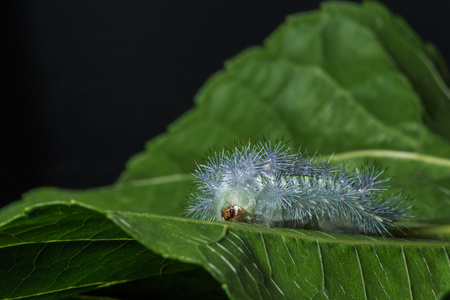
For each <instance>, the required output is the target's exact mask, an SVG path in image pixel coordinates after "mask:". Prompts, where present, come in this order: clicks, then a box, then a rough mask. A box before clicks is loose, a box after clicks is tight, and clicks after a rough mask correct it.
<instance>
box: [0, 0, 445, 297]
mask: <svg viewBox="0 0 450 300" xmlns="http://www.w3.org/2000/svg"><path fill="white" fill-rule="evenodd" d="M446 80H448V71H447V69H446V66H445V62H444V61H443V59H442V58H441V57H440V56H439V53H438V51H436V49H434V48H432V47H431V46H429V45H427V44H424V43H423V42H422V41H421V40H420V38H418V37H417V35H416V34H415V33H414V32H413V31H412V30H411V29H410V28H409V27H408V26H407V25H406V23H405V22H403V21H402V20H401V19H399V18H397V17H394V16H392V15H391V14H390V12H389V11H387V10H386V9H385V8H384V7H382V6H381V5H380V4H376V3H372V2H368V3H364V4H362V5H356V4H351V3H335V2H330V3H326V4H324V5H323V6H322V8H321V9H320V10H318V11H314V12H309V13H303V14H298V15H294V16H291V17H289V18H288V19H287V21H286V22H285V23H284V24H282V25H281V26H280V27H279V28H278V29H276V30H275V32H274V33H273V34H272V35H271V36H269V37H268V38H267V40H266V41H265V43H264V46H262V47H254V48H251V49H247V50H245V51H243V52H242V53H241V54H239V55H238V56H236V57H235V58H233V59H232V60H230V61H228V62H227V63H226V66H225V69H224V70H223V71H220V72H218V73H217V74H215V75H214V76H213V77H212V78H211V79H209V80H208V82H207V83H206V84H205V85H204V86H203V87H202V89H201V90H200V92H199V93H198V95H197V96H196V107H195V108H194V109H192V110H190V111H189V112H187V113H186V114H185V115H184V116H183V117H181V118H180V119H179V120H177V121H176V122H175V123H173V124H172V125H170V127H169V129H168V132H167V133H165V134H163V135H161V136H159V137H157V138H155V139H153V140H151V141H149V142H148V143H147V145H146V151H145V152H143V153H140V154H138V155H136V156H134V157H133V158H132V159H131V160H130V161H129V162H128V163H127V168H126V170H125V171H124V172H123V174H122V175H121V176H120V178H119V179H118V181H117V182H116V183H115V184H114V185H112V186H110V187H103V188H97V189H91V190H86V191H70V190H62V189H58V188H51V187H45V188H40V189H36V190H33V191H31V192H29V193H27V194H25V195H24V197H23V199H22V200H20V201H17V202H15V203H13V204H12V205H10V206H8V207H5V208H3V209H2V210H0V232H1V235H0V252H1V256H0V266H1V268H0V272H2V273H1V274H2V276H1V277H0V278H1V279H2V280H1V281H0V296H1V297H2V298H5V297H11V298H52V299H53V298H61V297H68V296H71V295H76V294H78V293H82V292H85V291H88V290H90V289H94V288H99V287H103V286H109V285H113V284H117V283H122V282H129V281H133V280H137V279H142V278H154V277H155V276H156V275H159V274H166V273H172V272H175V273H177V275H179V274H182V272H181V271H184V272H186V273H185V274H187V273H189V274H194V273H195V272H197V271H198V270H197V271H192V270H193V268H198V267H199V266H201V267H203V268H204V269H205V270H206V271H208V272H209V273H210V274H211V275H212V276H213V277H214V278H215V279H216V280H217V281H218V282H219V283H220V284H222V286H223V288H224V290H225V292H226V294H227V295H228V296H230V297H234V298H280V297H282V296H283V295H284V296H285V297H286V298H308V297H311V298H312V297H318V298H325V297H326V296H328V297H329V298H362V297H365V298H376V299H380V298H389V297H391V298H426V299H428V298H436V297H438V296H439V294H440V293H444V292H445V291H448V290H450V278H449V276H450V275H449V272H450V271H449V263H448V257H449V255H448V249H449V244H448V242H445V241H431V240H415V239H394V238H374V237H367V236H359V235H340V234H329V233H323V232H314V231H307V230H288V229H268V228H264V227H261V226H257V225H249V224H225V223H220V222H218V223H209V222H199V221H195V220H189V219H183V218H176V217H175V216H178V215H179V214H180V211H181V209H182V208H183V206H184V200H185V198H186V195H187V193H188V191H189V187H190V184H191V183H190V181H191V176H190V175H189V173H190V172H191V170H192V166H193V163H194V161H199V160H201V157H203V156H204V153H205V152H206V151H208V149H211V148H212V149H214V148H221V147H222V146H227V147H232V146H233V144H234V142H235V141H237V140H242V141H246V140H247V139H249V138H250V139H254V138H255V137H263V136H267V135H270V138H273V139H276V138H281V137H283V136H284V137H285V139H286V140H290V141H291V143H292V144H294V145H301V146H302V147H303V148H306V149H308V150H309V151H310V152H311V151H316V150H317V151H318V152H319V153H321V154H322V156H323V157H325V158H327V157H331V156H332V154H334V156H333V159H332V162H333V163H336V162H342V161H345V162H346V161H353V162H354V164H355V165H359V164H361V163H363V162H364V160H367V159H368V160H369V161H373V160H376V161H377V164H379V165H381V166H389V169H388V170H387V172H386V173H387V176H390V177H394V179H393V182H394V185H393V187H392V189H391V191H399V190H402V189H404V190H405V192H406V193H408V194H411V195H413V196H414V199H413V203H414V205H415V208H416V209H415V213H414V214H415V219H414V222H415V223H418V225H419V226H425V228H421V229H420V230H419V229H417V231H418V232H419V233H420V234H422V235H425V236H432V237H434V238H437V237H440V238H442V239H449V237H450V232H449V227H450V226H449V219H448V216H449V215H450V180H449V178H450V143H449V141H448V140H449V136H448V133H449V132H450V121H449V120H450V119H448V117H447V116H448V112H449V111H450V110H449V101H448V86H447V83H446ZM423 120H425V121H426V122H424V121H423ZM74 200H75V202H74ZM55 201H56V202H55ZM24 210H25V211H26V213H25V214H24V213H23V212H24ZM162 215H163V216H162ZM429 223H432V224H434V225H433V226H428V225H429ZM413 225H414V224H413ZM416 225H417V224H416ZM167 259H169V260H167ZM161 270H162V271H161ZM200 271H201V269H200ZM200 271H198V272H200ZM190 272H193V273H190ZM195 274H197V273H195ZM203 274H204V273H203ZM193 276H197V275H193ZM198 276H199V277H198V278H204V277H201V276H200V275H198ZM158 278H159V277H158ZM196 278H197V277H196ZM157 287H158V285H153V287H152V288H157ZM192 288H193V289H195V290H196V291H200V290H202V282H201V281H199V285H198V286H193V287H192ZM216 289H217V287H216ZM152 292H153V291H152ZM155 293H156V292H155Z"/></svg>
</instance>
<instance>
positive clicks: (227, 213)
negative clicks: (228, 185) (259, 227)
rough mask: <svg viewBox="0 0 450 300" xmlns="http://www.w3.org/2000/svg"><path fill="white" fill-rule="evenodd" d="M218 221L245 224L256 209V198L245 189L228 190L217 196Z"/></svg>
mask: <svg viewBox="0 0 450 300" xmlns="http://www.w3.org/2000/svg"><path fill="white" fill-rule="evenodd" d="M217 197H218V199H219V201H217V205H216V207H215V211H216V219H218V220H223V221H227V222H238V221H239V222H245V221H246V220H247V219H249V218H250V216H251V215H252V213H253V212H254V211H255V208H256V201H257V199H256V197H255V195H254V194H253V193H251V192H250V191H248V190H247V189H245V188H240V189H236V188H235V189H226V190H224V191H222V192H221V193H218V195H217Z"/></svg>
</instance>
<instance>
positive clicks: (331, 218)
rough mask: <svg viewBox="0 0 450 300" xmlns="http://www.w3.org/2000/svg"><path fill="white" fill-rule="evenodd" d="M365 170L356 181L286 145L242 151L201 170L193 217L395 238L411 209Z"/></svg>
mask: <svg viewBox="0 0 450 300" xmlns="http://www.w3.org/2000/svg"><path fill="white" fill-rule="evenodd" d="M383 173H384V171H377V170H376V169H375V168H369V167H368V166H364V167H363V168H362V169H361V170H360V169H356V170H355V171H354V172H352V173H350V172H349V171H348V167H347V166H346V165H340V166H337V167H330V165H329V161H323V160H322V159H320V158H318V157H317V156H316V155H314V156H312V157H310V156H308V154H307V152H305V153H302V152H300V151H298V152H297V153H293V152H292V148H291V147H289V146H287V145H286V144H284V143H282V142H277V143H275V144H274V145H272V143H271V142H270V141H269V142H257V143H254V144H252V143H249V144H248V145H240V146H237V147H236V148H234V149H233V150H226V149H224V150H222V151H219V152H215V153H211V155H210V156H209V157H208V158H207V159H206V160H205V162H204V163H203V164H197V166H196V169H195V172H194V174H193V175H194V176H195V178H196V180H195V184H196V188H195V190H194V191H193V192H192V193H191V195H190V198H189V200H188V202H189V205H188V207H187V208H186V215H187V216H190V217H193V218H198V219H202V220H208V221H213V220H214V221H219V220H223V221H228V222H246V223H254V224H260V225H264V226H269V227H289V228H308V229H315V230H322V231H329V232H342V233H362V234H368V235H382V236H384V235H389V234H390V230H392V229H401V225H402V223H401V221H402V220H403V219H407V218H408V212H409V211H410V210H411V208H412V206H411V205H410V204H409V202H410V201H409V198H408V197H405V196H402V195H401V194H391V195H388V196H386V195H384V194H383V192H384V191H385V190H386V188H387V187H388V186H387V183H388V182H389V180H390V178H382V174H383ZM382 194H383V195H382Z"/></svg>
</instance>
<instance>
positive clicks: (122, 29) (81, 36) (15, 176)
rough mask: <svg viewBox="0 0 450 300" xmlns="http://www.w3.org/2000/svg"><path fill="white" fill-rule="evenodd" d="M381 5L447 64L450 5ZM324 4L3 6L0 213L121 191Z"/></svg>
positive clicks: (58, 3)
mask: <svg viewBox="0 0 450 300" xmlns="http://www.w3.org/2000/svg"><path fill="white" fill-rule="evenodd" d="M357 2H359V1H357ZM382 2H383V3H384V4H386V5H387V6H388V7H389V8H390V9H391V10H392V11H393V12H394V13H396V14H399V15H401V16H403V17H404V18H405V19H406V20H407V21H408V23H409V24H410V25H411V26H412V27H413V28H414V29H415V30H416V31H417V32H418V33H419V34H420V35H421V36H422V38H423V39H425V40H427V41H432V42H433V43H435V44H436V45H437V46H438V47H439V48H440V49H441V51H442V53H443V55H444V57H445V58H446V59H447V61H448V58H449V57H450V45H449V43H450V39H449V38H448V33H449V31H448V21H447V20H448V12H449V7H448V4H447V2H448V1H445V0H441V1H423V0H422V1H417V0H416V1H411V0H407V1H406V0H405V1H398V0H392V1H382ZM318 3H319V2H318V1H210V0H209V1H181V0H180V1H162V0H161V1H110V0H108V1H106V0H105V1H61V0H53V1H17V2H16V1H10V2H6V4H3V5H2V6H3V7H2V10H1V11H2V12H1V14H2V21H3V26H2V28H3V30H4V31H5V32H4V35H3V36H2V37H3V40H4V41H6V43H3V44H6V47H4V46H3V47H2V48H4V49H6V53H5V54H4V55H3V59H2V71H3V72H4V74H5V76H3V77H4V79H3V80H2V86H1V98H2V99H1V100H2V103H3V105H2V107H3V108H2V112H3V113H2V117H1V119H0V120H1V124H2V127H1V132H2V138H1V144H2V145H1V147H0V149H1V153H0V157H1V160H0V164H1V165H0V167H1V176H2V178H1V179H0V180H1V183H2V192H1V202H0V206H1V205H4V204H7V203H9V202H11V201H14V200H17V199H19V198H20V197H21V194H22V193H24V192H26V191H27V190H29V189H31V188H35V187H39V186H43V185H52V186H59V187H64V188H89V187H95V186H101V185H108V184H111V183H113V182H114V180H115V179H116V178H117V177H118V176H119V174H120V172H121V171H123V169H124V164H125V162H126V161H127V160H128V158H129V157H130V156H132V155H133V154H136V153H138V152H140V151H143V150H144V143H145V142H146V141H147V140H149V139H151V138H152V137H154V136H156V135H158V134H160V133H163V132H164V131H165V129H166V127H167V125H168V124H170V123H171V122H173V121H174V120H175V119H177V118H178V117H179V116H181V115H182V113H183V112H185V111H186V110H188V109H189V108H190V107H192V106H193V97H194V95H195V94H196V92H197V91H198V89H199V88H200V87H201V86H202V84H203V83H204V82H205V81H206V80H207V79H208V78H209V77H210V76H211V75H212V74H213V73H214V72H216V71H218V70H220V69H221V68H222V66H223V62H224V61H225V60H227V59H229V58H231V57H233V56H235V55H236V54H238V53H239V52H240V51H242V50H243V49H245V48H246V47H249V46H253V45H260V44H261V43H262V41H263V39H264V38H265V37H267V36H268V35H269V34H270V33H271V32H272V31H273V30H274V29H275V28H276V27H277V26H278V25H279V24H281V23H282V22H283V20H284V19H285V17H286V16H287V15H289V14H292V13H295V12H300V11H305V10H311V9H315V8H317V6H318Z"/></svg>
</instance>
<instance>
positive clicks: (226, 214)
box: [222, 205, 244, 222]
mask: <svg viewBox="0 0 450 300" xmlns="http://www.w3.org/2000/svg"><path fill="white" fill-rule="evenodd" d="M243 211H244V210H243V209H242V208H241V207H240V206H237V205H230V206H227V207H225V208H224V209H222V218H223V220H224V221H228V222H237V220H238V219H239V218H240V217H241V216H242V214H243Z"/></svg>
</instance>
